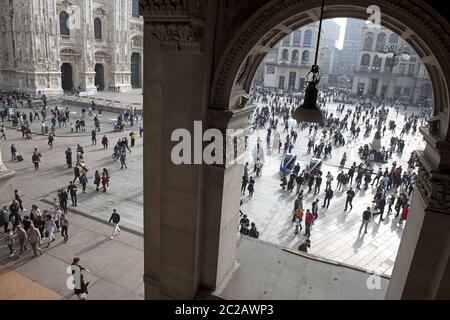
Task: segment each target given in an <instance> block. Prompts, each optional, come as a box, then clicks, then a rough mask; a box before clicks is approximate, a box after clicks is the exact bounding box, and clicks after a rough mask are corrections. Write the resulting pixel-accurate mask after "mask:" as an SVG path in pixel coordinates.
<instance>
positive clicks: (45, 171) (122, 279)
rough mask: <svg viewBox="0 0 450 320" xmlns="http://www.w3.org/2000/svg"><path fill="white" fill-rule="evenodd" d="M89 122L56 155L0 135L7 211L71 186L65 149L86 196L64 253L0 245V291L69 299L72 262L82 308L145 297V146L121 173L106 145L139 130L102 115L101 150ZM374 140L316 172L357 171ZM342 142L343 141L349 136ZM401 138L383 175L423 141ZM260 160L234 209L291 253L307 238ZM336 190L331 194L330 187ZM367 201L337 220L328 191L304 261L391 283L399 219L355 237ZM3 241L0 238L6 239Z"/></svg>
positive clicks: (66, 135) (59, 246)
mask: <svg viewBox="0 0 450 320" xmlns="http://www.w3.org/2000/svg"><path fill="white" fill-rule="evenodd" d="M62 107H63V108H65V106H62ZM328 108H329V109H330V110H335V109H336V105H335V104H331V105H329V106H328ZM80 112H81V109H80V108H77V107H71V115H72V116H73V118H74V119H75V118H77V117H79V115H80ZM411 112H418V110H414V109H412V108H409V109H408V113H411ZM390 117H391V118H395V119H396V121H397V134H398V133H399V132H400V130H401V128H402V125H403V112H402V111H401V112H400V114H399V116H398V117H397V116H396V114H395V111H394V110H391V112H390ZM92 118H93V117H87V119H88V120H87V128H86V132H85V133H71V132H70V128H69V127H67V128H66V127H63V128H57V129H56V130H57V131H56V139H55V146H54V148H53V149H49V147H48V145H47V137H46V136H43V135H40V134H33V140H31V141H26V140H24V139H23V138H22V135H21V132H20V131H16V130H13V129H7V137H8V140H7V141H0V146H1V148H2V153H3V160H4V161H5V164H6V165H7V166H8V167H9V168H10V169H13V170H15V171H16V172H17V173H16V175H15V176H14V177H13V178H11V179H8V180H5V181H2V182H1V183H0V204H1V205H9V204H10V203H11V200H12V198H13V190H14V189H19V193H20V194H24V206H25V207H26V208H27V209H28V210H29V209H30V207H31V205H32V204H37V205H38V206H39V207H40V208H41V210H43V209H48V208H50V204H51V203H52V202H53V199H54V198H55V197H56V192H57V190H58V188H60V187H67V185H68V183H69V180H71V179H73V169H68V168H67V167H66V165H65V157H64V151H65V150H66V148H67V147H68V146H70V147H71V148H72V149H73V150H74V149H75V148H76V145H77V144H80V145H81V146H83V148H84V149H85V160H86V164H87V166H88V168H89V172H88V179H89V184H88V188H87V192H86V193H85V194H82V193H81V192H79V196H78V203H79V204H78V206H77V207H76V208H71V207H70V200H69V210H70V211H69V212H70V213H69V217H68V219H69V221H70V228H69V234H70V240H69V242H68V243H67V244H63V243H62V239H61V237H60V236H59V235H58V234H57V235H56V236H57V239H58V240H57V242H55V245H52V246H51V247H50V248H49V249H48V250H46V252H45V255H44V256H43V257H41V258H36V259H32V258H31V257H29V256H25V257H23V258H21V259H17V258H13V259H11V258H9V257H8V254H7V248H6V247H5V246H4V242H3V239H0V284H2V283H3V282H5V283H11V281H12V280H11V279H20V283H24V285H25V284H26V283H27V281H28V282H29V281H31V282H33V283H35V284H36V290H38V291H41V292H42V297H48V298H49V299H74V296H73V294H72V292H71V291H70V290H68V289H67V288H66V287H65V286H64V283H65V279H66V277H67V275H66V274H65V269H66V268H67V265H68V264H70V262H71V259H72V258H73V257H74V256H79V257H80V258H81V264H82V265H83V266H85V267H86V268H88V269H89V270H90V271H91V273H89V274H88V276H87V278H88V280H89V281H91V285H90V286H91V293H90V295H89V299H96V298H97V299H106V298H107V299H116V298H117V299H125V298H126V299H142V298H143V285H142V274H143V241H142V240H143V238H142V232H143V190H142V186H143V181H142V172H143V154H142V153H143V152H142V139H140V138H138V139H137V145H136V147H135V148H133V149H132V152H131V153H128V154H127V164H128V169H126V170H121V169H120V164H119V163H118V162H113V160H112V158H111V155H112V146H113V145H114V144H115V142H116V141H117V139H119V138H122V137H125V136H128V135H129V133H130V132H131V130H134V131H135V132H138V129H139V126H140V125H141V122H138V123H137V124H135V126H134V127H133V128H130V127H128V126H127V127H126V131H125V132H122V133H114V132H112V123H113V121H114V119H116V118H117V115H116V114H113V113H107V112H104V113H103V114H102V116H101V118H100V120H101V122H102V132H100V133H98V135H97V140H98V144H97V145H96V146H92V145H91V137H90V131H91V130H92V129H93V122H92ZM32 129H33V132H36V133H39V132H40V122H39V121H37V122H34V123H33V125H32ZM278 130H279V131H280V132H281V131H282V128H281V127H279V128H278ZM103 134H106V135H107V136H108V138H109V140H110V143H111V144H112V145H111V146H110V149H108V150H103V147H102V146H101V143H100V140H101V137H102V135H103ZM373 134H374V131H373V132H372V135H371V136H370V137H369V138H366V139H362V138H361V139H359V140H358V141H354V142H350V143H348V144H347V145H345V146H344V147H335V146H333V152H332V155H333V156H332V158H331V159H326V160H324V165H323V167H322V171H323V172H324V173H325V174H326V172H328V171H330V172H331V173H332V174H333V175H334V177H336V176H337V173H338V169H339V168H338V165H339V161H340V159H341V157H342V154H343V152H347V156H348V160H347V165H349V164H351V163H353V162H354V161H356V162H357V164H358V163H359V162H360V160H359V156H358V152H357V149H358V148H359V146H360V145H363V144H365V143H369V142H371V141H372V139H373ZM138 136H139V135H138ZM258 136H259V137H260V138H261V140H262V141H265V136H266V131H265V130H255V132H254V133H253V135H252V136H251V137H250V139H249V146H248V149H247V161H249V162H250V167H251V168H253V157H252V151H253V149H254V148H255V145H256V140H257V137H258ZM284 136H285V134H282V135H281V138H282V140H283V138H284ZM360 136H362V134H361V135H360ZM390 136H391V135H390V134H388V133H387V134H386V136H385V137H384V138H383V144H385V145H387V144H388V140H389V139H390ZM308 138H309V137H308V131H307V130H305V131H299V137H298V139H297V142H296V145H295V147H294V149H293V153H295V154H297V156H298V162H299V163H300V164H301V166H302V169H303V168H304V167H305V165H306V164H307V163H308V162H309V160H310V158H311V155H310V154H309V155H308V154H307V153H306V150H307V141H308ZM345 138H346V140H349V139H347V133H346V134H345ZM405 139H407V140H408V141H409V142H408V143H407V144H406V147H405V150H404V152H403V155H398V154H394V156H393V158H392V159H391V160H390V162H389V164H386V165H385V166H383V168H384V167H386V166H389V167H390V164H391V163H392V161H394V160H396V161H397V163H399V164H401V165H402V166H403V167H406V160H407V159H408V158H409V154H410V153H411V152H412V151H413V150H415V149H421V148H423V147H424V143H423V141H422V138H421V136H420V134H416V135H407V136H405ZM11 143H14V144H16V146H17V147H18V150H19V154H23V155H24V158H25V161H23V162H12V161H11V160H10V156H9V147H10V145H11ZM35 147H37V148H38V149H39V150H40V152H41V153H42V155H43V158H42V163H41V167H40V169H39V171H37V172H35V171H34V169H33V165H32V163H31V153H32V150H33V149H34V148H35ZM265 153H266V155H265V164H264V167H263V170H262V176H261V177H258V178H256V185H255V194H254V197H253V198H252V199H248V198H247V197H245V196H243V198H242V199H243V206H242V208H241V209H242V211H243V212H244V213H245V214H247V215H248V216H249V218H250V220H251V221H252V222H253V221H254V222H255V223H256V225H257V227H258V229H259V231H260V239H261V240H263V241H265V242H269V243H271V244H274V245H279V246H281V247H283V248H287V249H291V250H293V251H296V250H297V247H298V245H299V244H300V243H301V242H302V241H303V239H304V237H303V235H302V233H299V234H298V235H295V234H294V224H293V223H292V222H291V218H292V210H293V203H294V200H295V192H293V193H292V194H289V193H287V192H282V191H281V188H280V186H279V184H280V175H279V165H280V159H281V158H280V155H278V154H276V153H272V154H268V153H267V150H265ZM102 168H107V169H108V170H109V171H110V173H111V187H110V189H109V190H108V192H107V193H103V192H96V191H95V188H94V187H93V180H94V179H93V175H94V172H95V170H101V169H102ZM322 185H323V186H324V185H325V183H323V184H322ZM333 188H334V189H335V188H336V181H334V183H333ZM305 189H307V186H305ZM306 191H307V190H305V192H306ZM355 191H357V190H355ZM323 193H324V192H323V190H321V193H319V194H318V195H316V196H314V195H312V194H308V195H307V196H306V197H305V201H304V203H305V205H306V208H308V207H309V205H310V203H311V202H312V200H313V199H315V198H316V197H317V198H319V199H320V204H322V201H323V196H324V195H323ZM373 196H374V189H370V188H369V190H367V191H366V192H364V191H358V192H357V195H356V197H355V200H354V202H353V210H351V211H347V212H344V210H343V208H344V203H345V193H344V192H335V196H334V198H333V199H332V200H331V204H330V208H329V209H327V210H325V209H322V208H321V207H320V210H319V218H318V220H316V222H315V224H314V226H313V228H312V231H311V237H310V239H311V242H312V245H311V248H310V251H309V252H310V253H311V254H313V255H316V256H318V257H322V258H325V259H329V260H333V261H336V262H340V263H343V264H345V265H350V266H352V267H356V268H361V269H367V270H370V271H374V272H376V273H380V274H384V275H387V276H389V275H390V274H391V272H392V267H393V264H394V261H395V257H396V254H397V250H398V247H399V243H400V239H401V235H402V228H401V227H398V226H397V222H398V219H397V218H394V217H393V216H392V215H391V216H389V217H387V218H386V220H385V221H384V222H381V223H379V222H378V221H379V218H376V219H374V221H373V222H371V224H370V228H369V233H368V234H367V235H362V236H359V235H358V229H359V227H360V223H361V215H362V211H363V209H365V208H366V207H367V206H370V205H371V201H372V199H373ZM113 208H116V209H118V211H119V213H120V214H121V218H122V220H121V227H123V232H122V234H121V235H120V236H119V237H118V238H116V239H114V240H111V239H109V236H110V235H111V232H112V226H111V225H107V222H108V220H109V217H110V215H111V212H112V209H113ZM27 212H28V211H26V212H25V213H23V215H24V214H26V213H27ZM1 234H2V237H3V233H1ZM241 254H242V253H241ZM6 276H7V277H6ZM2 281H3V282H2ZM8 281H9V282H8ZM17 281H19V280H17ZM5 286H7V285H6V284H5ZM8 297H9V298H12V299H13V298H15V297H19V295H18V294H17V293H14V292H11V293H10V294H9V296H8ZM299 297H300V296H299ZM30 298H33V296H31V297H30Z"/></svg>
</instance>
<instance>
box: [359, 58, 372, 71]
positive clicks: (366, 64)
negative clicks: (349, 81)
mask: <svg viewBox="0 0 450 320" xmlns="http://www.w3.org/2000/svg"><path fill="white" fill-rule="evenodd" d="M369 65H370V56H369V55H368V54H364V55H363V56H362V57H361V70H362V71H366V70H367V69H368V68H369Z"/></svg>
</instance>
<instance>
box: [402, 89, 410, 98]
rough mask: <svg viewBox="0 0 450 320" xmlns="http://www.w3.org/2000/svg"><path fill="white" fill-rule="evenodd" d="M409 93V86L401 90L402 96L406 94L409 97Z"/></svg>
mask: <svg viewBox="0 0 450 320" xmlns="http://www.w3.org/2000/svg"><path fill="white" fill-rule="evenodd" d="M410 94H411V88H405V89H404V90H403V95H404V96H408V97H409V95H410Z"/></svg>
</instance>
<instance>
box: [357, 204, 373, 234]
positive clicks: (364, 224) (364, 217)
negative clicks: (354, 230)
mask: <svg viewBox="0 0 450 320" xmlns="http://www.w3.org/2000/svg"><path fill="white" fill-rule="evenodd" d="M371 220H372V213H371V212H370V207H367V209H366V210H365V211H364V212H363V215H362V223H361V227H360V228H359V233H361V231H362V228H363V227H364V233H367V226H368V225H369V222H370V221H371Z"/></svg>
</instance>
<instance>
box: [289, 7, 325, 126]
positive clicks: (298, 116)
mask: <svg viewBox="0 0 450 320" xmlns="http://www.w3.org/2000/svg"><path fill="white" fill-rule="evenodd" d="M324 6H325V0H322V6H321V8H320V22H319V35H318V36H317V47H316V55H315V59H314V64H313V65H312V67H311V71H309V73H308V79H310V80H308V84H307V86H306V90H305V99H304V101H303V104H302V105H300V107H298V108H297V109H296V110H295V111H294V113H293V115H292V117H293V118H294V119H295V120H297V122H310V123H319V124H323V115H322V111H321V110H320V108H319V107H318V106H317V96H318V94H319V90H317V88H316V86H317V84H318V83H319V81H320V77H321V72H320V69H319V66H318V65H317V57H318V54H319V44H320V34H321V32H322V19H323V9H324Z"/></svg>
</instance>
